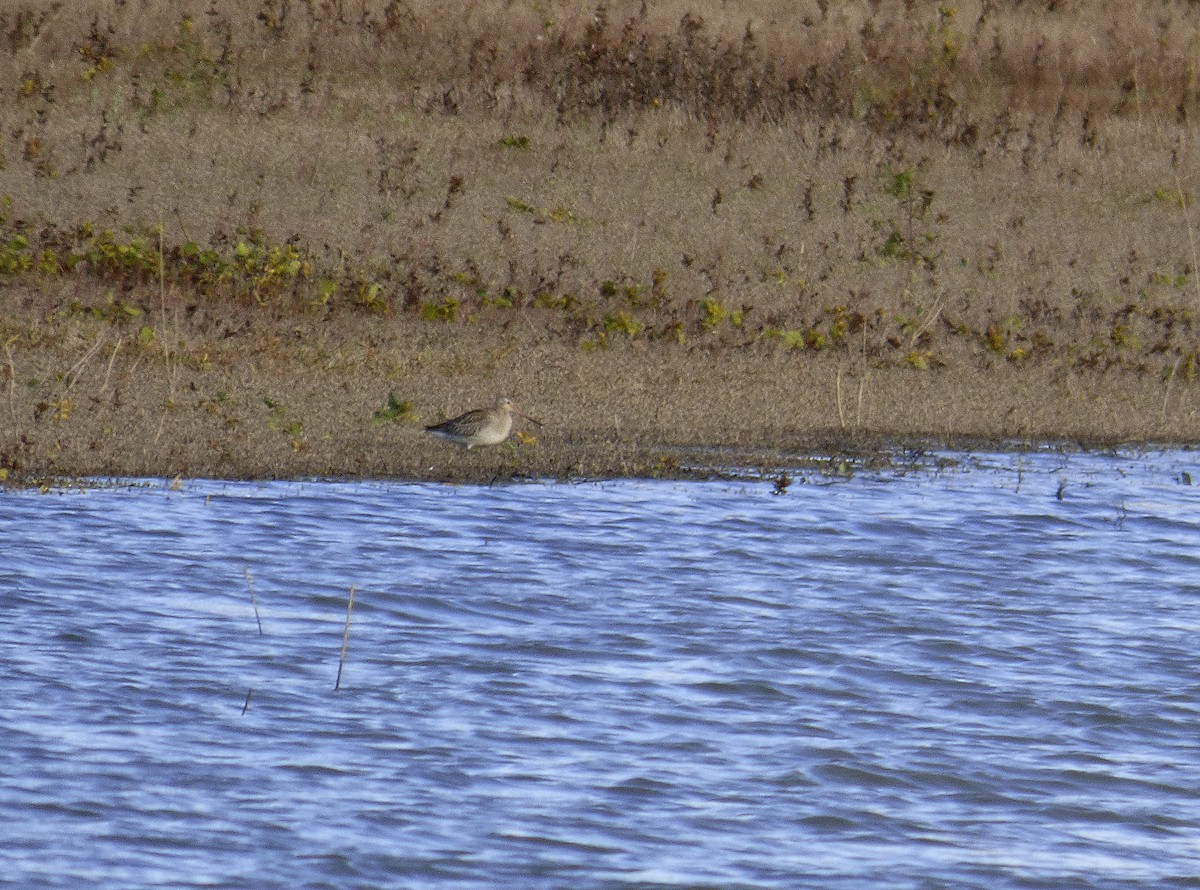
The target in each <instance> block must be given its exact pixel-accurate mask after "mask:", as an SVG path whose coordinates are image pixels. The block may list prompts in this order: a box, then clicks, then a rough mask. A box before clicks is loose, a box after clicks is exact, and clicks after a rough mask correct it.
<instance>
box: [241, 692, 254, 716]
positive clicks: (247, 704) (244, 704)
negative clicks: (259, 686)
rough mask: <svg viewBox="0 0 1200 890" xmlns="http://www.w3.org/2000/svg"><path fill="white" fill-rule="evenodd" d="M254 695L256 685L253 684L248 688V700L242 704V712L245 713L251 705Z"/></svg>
mask: <svg viewBox="0 0 1200 890" xmlns="http://www.w3.org/2000/svg"><path fill="white" fill-rule="evenodd" d="M252 695H254V687H253V686H251V687H250V688H249V689H247V690H246V701H245V702H244V703H243V704H242V713H243V714H245V713H246V711H247V709H249V707H250V696H252Z"/></svg>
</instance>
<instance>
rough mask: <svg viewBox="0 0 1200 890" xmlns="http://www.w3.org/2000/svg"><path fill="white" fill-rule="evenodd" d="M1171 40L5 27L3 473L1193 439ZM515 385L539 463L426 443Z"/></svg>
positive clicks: (944, 29) (400, 466)
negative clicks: (536, 422)
mask: <svg viewBox="0 0 1200 890" xmlns="http://www.w3.org/2000/svg"><path fill="white" fill-rule="evenodd" d="M710 7H711V8H710ZM1198 50H1200V8H1197V7H1195V5H1194V4H1189V3H1184V2H1149V0H1145V2H1139V0H1134V2H1127V3H1115V2H1114V3H1108V4H1103V3H1082V2H1045V3H999V2H982V3H945V4H941V5H935V4H924V3H911V2H909V3H905V2H889V0H878V2H862V3H838V4H834V3H826V2H813V3H804V2H799V3H793V2H787V3H784V2H778V0H746V2H741V3H722V4H697V3H694V2H690V0H663V2H657V3H650V2H646V3H633V2H610V3H606V4H603V5H600V6H595V7H583V6H581V5H579V4H573V3H566V2H559V0H549V2H540V3H535V2H501V0H480V2H475V3H462V2H454V3H451V2H438V0H411V2H399V0H392V2H382V0H362V2H359V0H340V2H336V0H327V2H316V0H309V2H289V0H260V2H258V3H257V4H256V3H241V2H233V0H208V2H194V3H189V2H172V3H168V2H165V0H107V2H100V0H93V2H80V3H62V2H57V0H55V2H49V0H20V2H13V3H10V4H7V5H5V7H4V8H3V9H2V10H0V97H2V99H0V201H2V202H3V203H2V205H0V346H2V347H3V354H0V474H5V473H6V474H7V475H8V477H9V478H10V479H17V478H28V477H31V476H36V475H40V474H46V473H57V474H122V475H124V474H154V475H173V474H176V473H183V474H189V475H201V474H204V475H222V476H295V475H307V474H336V475H343V474H361V475H403V476H413V477H415V476H437V477H445V476H450V477H460V478H461V477H479V476H484V477H491V476H493V475H496V474H500V475H502V476H506V475H511V474H513V473H529V474H542V473H546V474H557V475H570V474H584V475H608V474H618V473H637V474H653V473H671V472H677V471H678V470H679V468H680V467H683V466H690V465H696V464H700V465H704V464H706V463H707V464H711V463H719V464H729V463H750V464H756V465H763V466H776V465H784V464H787V463H788V461H789V460H790V459H791V456H793V455H795V454H796V453H797V452H802V451H805V450H810V449H813V448H816V449H820V450H823V451H825V452H829V451H834V452H837V451H842V450H847V449H849V450H853V449H856V448H863V447H867V446H871V445H875V444H878V443H879V442H880V441H881V440H883V439H885V438H890V439H895V438H902V439H903V438H908V437H919V438H922V439H930V438H932V439H940V440H959V441H961V440H964V439H971V440H974V441H978V440H985V441H987V440H992V441H996V440H1013V439H1016V440H1028V439H1079V440H1084V441H1088V442H1113V441H1123V440H1129V439H1135V440H1142V441H1146V440H1156V441H1176V442H1194V441H1196V440H1197V439H1200V412H1198V411H1197V410H1196V408H1195V401H1196V395H1197V384H1196V381H1195V377H1196V372H1197V363H1198V361H1200V357H1198V356H1200V315H1198V313H1200V283H1198V279H1197V275H1196V245H1195V241H1196V235H1195V233H1194V231H1193V226H1194V220H1193V217H1194V212H1193V205H1192V198H1193V195H1194V193H1195V190H1196V180H1197V158H1196V152H1195V148H1194V138H1193V137H1194V134H1195V127H1194V123H1193V121H1194V119H1195V117H1196V115H1197V113H1198V111H1200V105H1198V104H1197V94H1196V76H1195V65H1196V59H1197V52H1198ZM501 391H503V392H507V393H508V394H510V395H512V396H514V397H515V398H516V399H517V400H518V401H519V402H520V403H522V404H523V405H524V406H525V407H526V408H527V409H529V410H530V411H531V412H532V413H534V414H536V415H538V416H540V417H541V419H542V420H543V421H545V422H546V426H545V428H544V429H543V430H542V431H540V432H538V440H537V441H536V442H534V441H533V440H532V439H525V440H524V441H522V442H519V443H518V444H517V446H516V447H515V448H511V449H510V448H507V447H504V448H500V449H495V450H492V451H491V452H487V451H485V452H483V453H482V454H476V453H474V452H472V453H470V454H462V453H459V452H453V451H448V450H447V449H446V446H444V445H443V444H442V443H439V442H430V441H427V440H426V439H425V438H424V437H423V436H422V435H421V434H420V432H419V430H420V427H419V423H420V422H432V421H434V420H437V419H439V417H441V416H443V415H445V414H448V413H454V412H456V411H458V410H462V409H465V408H467V407H471V406H473V405H476V404H482V403H485V402H488V401H490V400H491V399H492V398H493V397H494V395H495V394H496V393H497V392H501ZM389 393H394V394H395V398H394V401H393V402H392V403H391V407H390V408H389V402H388V397H389ZM531 432H532V431H531ZM713 448H717V449H721V450H720V451H719V452H717V456H716V457H713V456H712V454H713V453H712V452H711V451H705V450H704V449H713ZM706 455H707V456H706Z"/></svg>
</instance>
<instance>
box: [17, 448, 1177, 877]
mask: <svg viewBox="0 0 1200 890" xmlns="http://www.w3.org/2000/svg"><path fill="white" fill-rule="evenodd" d="M1185 474H1190V476H1194V477H1195V478H1196V480H1197V481H1198V482H1200V462H1198V461H1196V460H1195V459H1194V458H1193V455H1191V454H1190V453H1186V452H1168V453H1165V454H1149V455H1122V456H1115V457H1114V456H1099V455H1071V456H1063V455H1056V454H1039V455H1024V456H1020V457H1018V456H1015V455H1011V456H1010V455H998V456H991V457H986V458H984V459H982V460H976V461H968V462H967V463H966V465H964V466H960V467H956V468H950V469H948V470H946V471H943V472H935V471H931V470H929V471H922V472H919V473H915V474H909V475H894V476H893V475H889V474H887V473H883V474H862V473H860V474H859V475H857V476H855V477H854V478H852V479H850V480H849V481H840V482H837V483H832V484H826V482H827V480H822V479H820V478H813V479H810V480H807V483H808V484H804V483H803V482H797V483H796V484H794V485H793V486H792V487H791V488H790V489H789V490H788V491H787V493H786V494H784V495H782V496H773V495H772V494H771V487H770V486H769V485H765V484H762V483H752V482H746V483H730V482H721V483H674V482H606V483H598V484H578V485H565V484H529V485H514V486H507V487H495V488H475V487H449V486H441V485H417V484H380V483H332V482H311V483H302V484H297V483H290V484H231V483H218V482H186V483H184V485H183V488H182V490H180V491H171V490H170V489H169V487H168V486H166V485H165V484H163V483H158V482H155V483H148V484H147V485H145V486H134V487H130V486H126V487H105V488H99V489H92V490H88V491H83V492H78V491H62V492H54V493H51V494H44V495H39V494H36V493H32V492H4V493H0V542H2V543H0V553H2V556H0V657H2V658H3V665H4V680H3V684H2V686H0V688H2V689H3V701H2V707H0V741H2V744H0V776H2V777H3V782H2V783H0V866H2V871H0V873H2V874H3V876H4V878H5V879H8V880H11V881H14V882H15V883H16V884H17V885H19V886H22V887H79V886H90V887H113V888H116V887H150V886H157V887H167V886H170V887H229V888H234V887H238V888H240V887H273V888H289V890H291V888H299V887H331V888H333V887H336V888H346V887H363V888H366V887H384V886H386V887H413V888H417V887H420V888H425V887H439V888H440V887H447V888H480V890H482V888H494V887H506V888H507V887H512V888H560V887H561V888H623V887H671V888H682V887H720V888H751V887H754V888H759V887H764V888H765V887H771V888H775V887H779V888H791V887H836V888H877V887H881V886H887V887H921V888H932V887H956V888H957V887H980V888H1001V887H1056V888H1057V887H1130V886H1156V887H1170V886H1179V887H1200V829H1197V827H1196V826H1197V825H1200V654H1198V647H1197V630H1198V629H1200V571H1198V569H1200V549H1198V548H1200V517H1198V516H1197V511H1196V509H1195V502H1196V497H1197V490H1196V488H1193V487H1192V486H1191V485H1190V484H1189V483H1190V478H1189V477H1188V476H1187V475H1185ZM1060 494H1061V498H1060V497H1059V495H1060ZM351 585H353V587H354V591H355V593H354V610H353V620H352V624H351V630H350V636H349V645H348V651H347V659H346V664H345V668H344V673H343V675H342V678H341V689H340V690H338V691H336V692H335V691H334V689H333V687H334V683H335V679H336V677H337V672H338V661H339V653H340V649H341V645H342V635H343V630H344V627H345V617H346V604H347V595H348V593H349V590H350V587H351ZM251 587H252V588H253V600H252V596H251ZM255 603H256V604H257V610H258V617H259V618H260V619H261V628H262V632H261V634H260V632H259V625H258V620H257V619H256V616H255V608H254V605H255ZM248 694H249V702H248V704H247V696H248ZM243 711H244V712H243Z"/></svg>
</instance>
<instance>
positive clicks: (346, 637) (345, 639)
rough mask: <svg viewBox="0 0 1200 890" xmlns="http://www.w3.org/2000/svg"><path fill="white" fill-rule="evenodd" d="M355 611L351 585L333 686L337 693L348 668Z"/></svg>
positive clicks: (352, 586)
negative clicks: (340, 651) (348, 654)
mask: <svg viewBox="0 0 1200 890" xmlns="http://www.w3.org/2000/svg"><path fill="white" fill-rule="evenodd" d="M353 611H354V585H353V584H351V585H350V598H349V599H348V600H347V601H346V629H345V630H343V631H342V655H341V658H339V659H338V672H337V682H335V683H334V684H333V691H334V692H337V691H338V690H339V689H340V688H341V687H342V668H344V667H345V666H346V647H347V646H348V645H349V644H350V615H351V613H353Z"/></svg>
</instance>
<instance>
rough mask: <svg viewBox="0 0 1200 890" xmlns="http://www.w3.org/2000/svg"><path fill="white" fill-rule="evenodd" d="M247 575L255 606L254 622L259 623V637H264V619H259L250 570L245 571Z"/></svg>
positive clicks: (252, 601)
mask: <svg viewBox="0 0 1200 890" xmlns="http://www.w3.org/2000/svg"><path fill="white" fill-rule="evenodd" d="M243 571H244V572H245V573H246V586H247V587H249V588H250V604H251V605H252V606H254V620H255V621H257V622H258V635H259V636H260V637H261V636H262V635H263V629H262V619H261V618H259V617H258V597H256V596H255V595H254V584H253V582H252V581H251V580H250V570H249V569H244V570H243Z"/></svg>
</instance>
